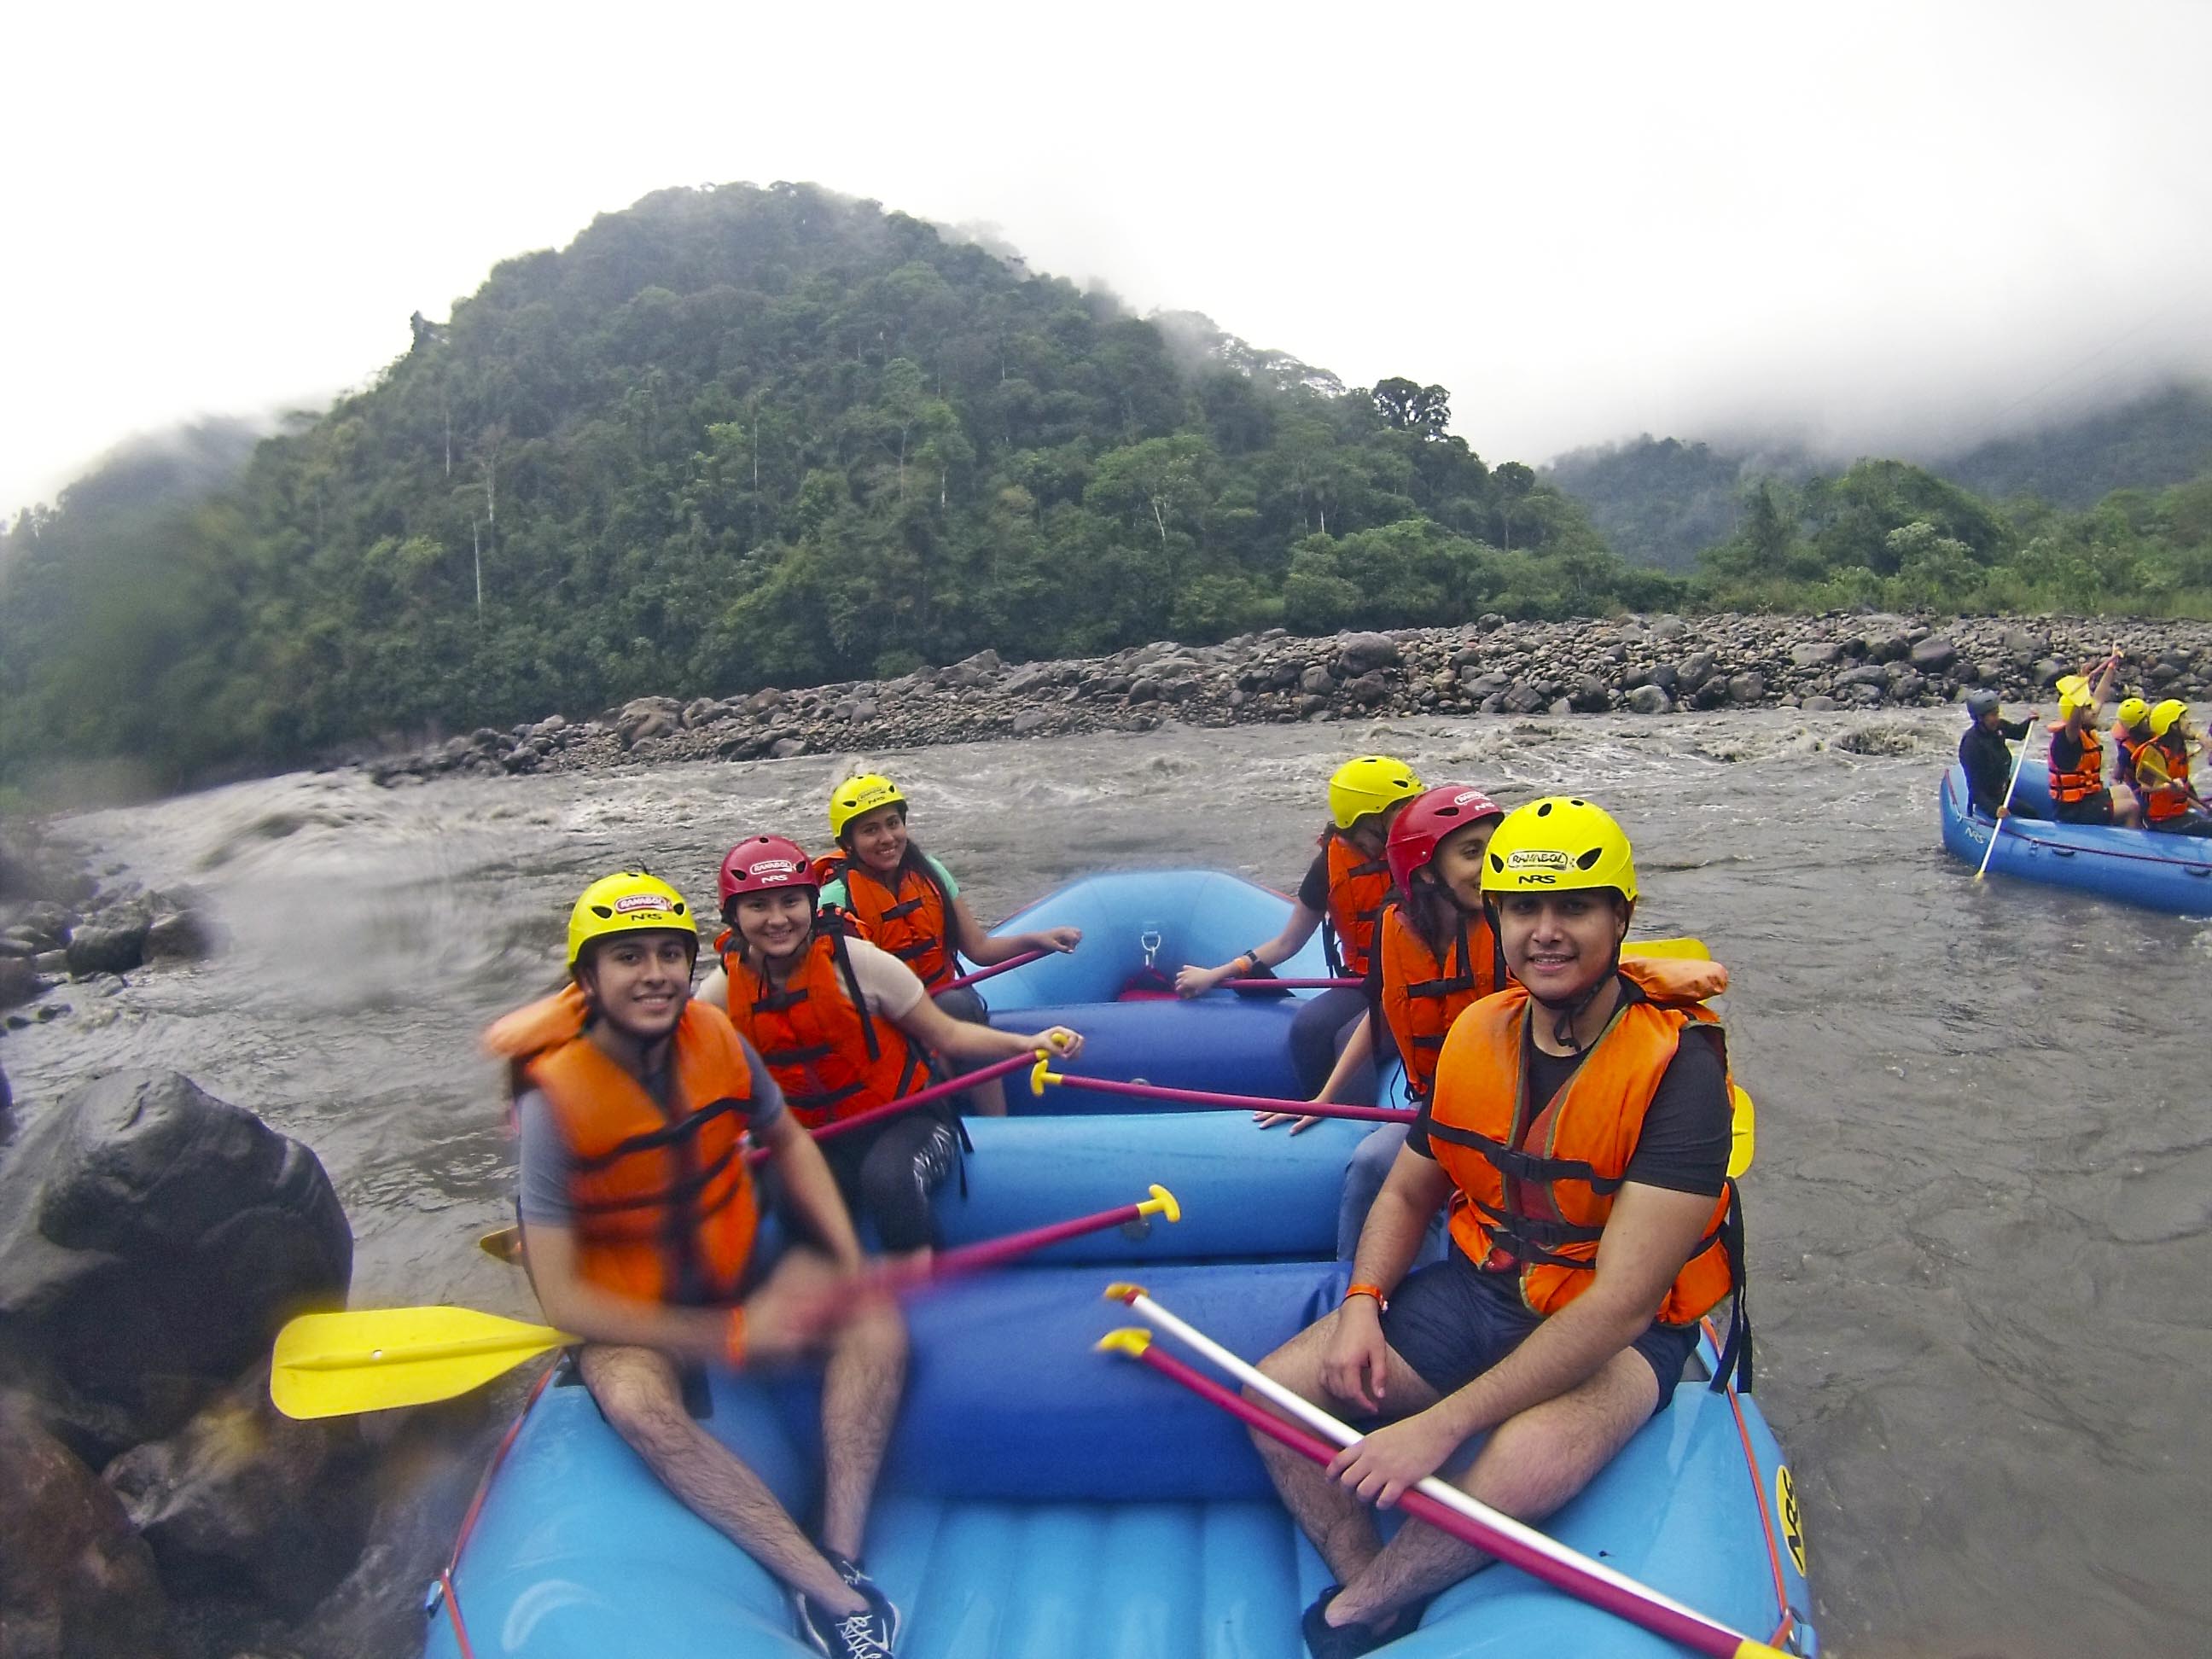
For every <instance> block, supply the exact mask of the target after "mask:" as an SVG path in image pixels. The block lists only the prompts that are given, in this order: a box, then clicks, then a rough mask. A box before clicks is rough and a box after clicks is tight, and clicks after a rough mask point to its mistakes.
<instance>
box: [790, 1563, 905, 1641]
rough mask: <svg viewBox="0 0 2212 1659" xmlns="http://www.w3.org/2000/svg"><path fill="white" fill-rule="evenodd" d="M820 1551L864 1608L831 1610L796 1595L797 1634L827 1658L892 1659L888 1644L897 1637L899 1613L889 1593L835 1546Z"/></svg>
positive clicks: (810, 1599) (794, 1598)
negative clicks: (858, 1595) (848, 1611)
mask: <svg viewBox="0 0 2212 1659" xmlns="http://www.w3.org/2000/svg"><path fill="white" fill-rule="evenodd" d="M823 1559H825V1560H827V1561H828V1562H829V1565H831V1566H833V1567H835V1568H836V1569H837V1576H838V1577H840V1578H842V1579H843V1580H844V1581H845V1582H846V1583H848V1584H849V1585H850V1586H851V1587H852V1588H853V1589H855V1590H857V1591H858V1592H859V1593H860V1595H861V1597H862V1598H863V1599H864V1600H865V1601H866V1602H867V1604H868V1607H867V1611H866V1612H865V1613H833V1612H831V1611H830V1610H829V1608H828V1607H823V1605H822V1604H821V1603H820V1602H819V1601H815V1600H814V1599H813V1598H812V1597H811V1596H807V1595H795V1596H793V1601H794V1602H795V1603H796V1604H797V1613H798V1621H799V1635H800V1636H802V1637H804V1638H805V1639H806V1641H807V1643H808V1644H809V1645H811V1647H812V1648H813V1649H814V1650H815V1651H816V1652H817V1653H824V1654H828V1655H829V1656H830V1659H891V1644H892V1643H894V1642H896V1640H898V1627H899V1615H898V1609H897V1608H896V1607H893V1606H892V1605H891V1599H890V1596H888V1595H884V1593H883V1590H882V1589H880V1588H879V1587H878V1585H877V1583H876V1581H875V1580H874V1579H872V1578H871V1577H868V1575H867V1574H866V1573H865V1572H862V1571H860V1566H859V1565H858V1564H857V1563H855V1562H852V1561H848V1560H847V1559H845V1558H844V1557H843V1556H842V1555H839V1554H838V1553H836V1552H835V1551H834V1550H824V1551H823Z"/></svg>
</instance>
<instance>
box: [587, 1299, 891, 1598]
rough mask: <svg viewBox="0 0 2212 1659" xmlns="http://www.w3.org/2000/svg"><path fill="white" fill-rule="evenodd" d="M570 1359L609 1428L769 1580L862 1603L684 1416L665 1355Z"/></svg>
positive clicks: (605, 1350)
mask: <svg viewBox="0 0 2212 1659" xmlns="http://www.w3.org/2000/svg"><path fill="white" fill-rule="evenodd" d="M578 1364H579V1367H580V1370H582V1372H583V1377H584V1383H585V1386H586V1387H587V1388H589V1389H591V1391H592V1398H593V1399H594V1400H596V1401H599V1410H600V1412H601V1413H603V1414H604V1415H605V1418H606V1419H607V1421H608V1423H609V1424H610V1425H612V1427H613V1429H614V1431H615V1432H616V1433H617V1434H619V1435H620V1436H622V1437H623V1440H625V1441H626V1442H628V1443H629V1447H630V1449H632V1450H633V1451H635V1452H636V1454H637V1455H639V1456H640V1457H641V1458H643V1459H644V1460H645V1465H646V1467H647V1468H649V1469H651V1470H652V1471H653V1474H655V1475H656V1476H658V1477H659V1480H660V1483H661V1485H663V1486H666V1487H667V1488H668V1489H669V1491H671V1492H674V1493H675V1494H676V1495H677V1497H678V1498H682V1499H683V1500H684V1504H686V1505H687V1506H688V1507H689V1508H690V1510H692V1511H693V1512H694V1513H696V1514H697V1515H698V1516H701V1517H702V1519H704V1520H706V1521H707V1522H710V1523H711V1524H712V1525H714V1527H716V1528H719V1529H720V1531H721V1532H723V1533H724V1534H726V1535H727V1536H728V1537H729V1538H730V1540H731V1541H732V1542H733V1543H735V1544H736V1545H737V1546H738V1548H740V1549H742V1550H743V1551H744V1552H745V1553H746V1554H748V1555H750V1556H751V1557H752V1558H753V1559H754V1560H756V1561H757V1562H759V1563H760V1564H761V1565H763V1567H766V1568H767V1569H768V1570H769V1571H770V1572H772V1573H774V1574H775V1576H776V1577H778V1578H780V1579H781V1580H782V1581H783V1582H784V1583H787V1584H788V1585H790V1586H791V1587H792V1588H793V1589H797V1590H799V1591H801V1592H803V1593H804V1594H805V1595H810V1596H812V1597H813V1598H814V1599H815V1600H816V1601H819V1602H821V1603H822V1604H823V1606H825V1607H830V1608H832V1609H834V1610H836V1612H838V1613H859V1612H861V1611H863V1610H864V1609H865V1608H866V1605H867V1603H866V1601H865V1600H864V1599H863V1598H862V1597H860V1596H859V1595H855V1594H854V1592H853V1591H852V1590H851V1589H849V1588H848V1587H847V1585H846V1583H845V1581H844V1580H843V1579H842V1578H840V1577H838V1576H837V1570H836V1568H835V1567H833V1566H831V1565H829V1562H828V1561H826V1560H824V1559H823V1556H822V1552H821V1551H819V1550H817V1549H816V1548H815V1547H814V1546H813V1545H812V1544H811V1543H810V1542H809V1541H807V1537H806V1534H805V1533H803V1532H801V1531H800V1530H799V1525H798V1523H797V1522H794V1521H793V1519H792V1518H791V1516H790V1515H789V1514H788V1513H787V1512H786V1511H785V1510H784V1507H783V1505H782V1504H779V1503H777V1502H776V1500H775V1493H774V1492H770V1491H769V1489H768V1488H767V1486H764V1485H763V1484H762V1482H761V1479H760V1477H759V1476H758V1475H757V1474H754V1473H753V1472H752V1471H751V1470H750V1469H749V1468H746V1467H745V1466H744V1463H742V1462H739V1461H738V1458H737V1456H736V1455H734V1454H733V1453H732V1451H731V1450H730V1449H729V1448H728V1447H726V1446H725V1445H724V1444H723V1443H721V1442H720V1441H719V1440H717V1439H715V1438H714V1436H713V1435H711V1434H709V1433H708V1432H707V1431H706V1430H704V1429H702V1428H701V1427H700V1426H699V1425H698V1424H696V1423H695V1422H693V1421H692V1420H691V1414H690V1413H689V1412H687V1411H685V1410H684V1396H683V1389H682V1387H681V1385H680V1383H678V1379H677V1372H676V1366H675V1364H674V1363H673V1362H672V1361H671V1360H670V1358H668V1356H667V1355H665V1354H663V1353H659V1352H655V1351H654V1350H653V1349H651V1348H632V1347H615V1346H607V1345H605V1344H600V1343H593V1344H591V1345H589V1346H586V1348H585V1349H584V1351H583V1352H582V1354H581V1355H580V1357H579V1359H578Z"/></svg>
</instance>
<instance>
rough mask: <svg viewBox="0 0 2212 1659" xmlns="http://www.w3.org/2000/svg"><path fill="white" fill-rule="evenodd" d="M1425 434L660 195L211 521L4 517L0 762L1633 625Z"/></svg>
mask: <svg viewBox="0 0 2212 1659" xmlns="http://www.w3.org/2000/svg"><path fill="white" fill-rule="evenodd" d="M1449 419H1450V408H1449V393H1448V392H1446V390H1445V389H1444V388H1443V387H1441V386H1425V385H1423V384H1421V383H1420V382H1419V381H1418V380H1384V381H1383V382H1381V383H1380V384H1378V385H1377V386H1375V387H1374V388H1372V389H1371V390H1370V389H1366V388H1352V389H1346V388H1345V387H1343V386H1340V384H1339V383H1338V382H1337V381H1336V380H1335V379H1334V377H1333V376H1331V375H1329V374H1327V373H1325V372H1323V371H1321V370H1318V369H1316V368H1311V367H1310V366H1308V365H1306V364H1304V363H1302V362H1297V361H1296V360H1295V359H1293V358H1290V357H1288V356H1282V355H1280V354H1273V353H1267V352H1262V351H1259V350H1255V349H1253V348H1251V347H1249V346H1247V345H1245V344H1244V343H1243V342H1241V341H1239V340H1237V339H1235V338H1234V337H1231V336H1229V335H1226V334H1225V333H1223V332H1222V331H1218V329H1215V328H1214V327H1213V326H1212V325H1211V324H1209V323H1207V322H1206V319H1202V318H1195V317H1190V316H1179V317H1172V318H1166V319H1159V320H1157V321H1153V320H1145V319H1138V318H1135V317H1132V316H1129V315H1127V314H1126V313H1124V312H1123V311H1122V310H1121V308H1120V307H1118V306H1116V305H1115V303H1114V302H1113V301H1111V300H1110V299H1109V298H1107V297H1105V296H1102V295H1096V294H1086V293H1084V292H1081V291H1079V290H1078V289H1076V288H1075V287H1073V286H1072V285H1071V284H1069V283H1066V282H1064V281H1060V280H1058V279H1055V278H1052V277H1048V276H1036V275H1032V274H1030V273H1028V272H1027V271H1025V270H1024V269H1022V267H1021V264H1020V261H1019V260H1018V258H1000V257H999V256H997V255H994V253H992V252H986V251H985V250H984V249H983V248H981V247H979V246H973V245H970V244H967V243H964V242H961V241H957V240H951V239H949V238H948V237H947V236H945V235H944V234H940V233H939V231H938V230H937V229H936V228H933V227H932V226H930V225H928V224H926V223H923V222H921V221H918V220H915V219H912V218H909V217H907V216H904V215H902V214H898V213H892V212H885V211H884V210H882V209H881V208H879V207H878V205H877V204H873V203H863V202H854V201H850V200H848V199H845V198H842V197H837V196H836V195H833V194H832V193H830V192H829V191H823V190H821V189H818V188H816V187H813V186H810V185H782V184H779V185H771V186H769V187H767V188H765V189H761V188H755V187H753V186H750V185H729V186H723V187H719V188H712V189H704V190H671V191H661V192H659V193H657V194H655V195H653V196H650V197H647V198H646V199H644V200H643V201H641V202H640V203H639V204H636V205H635V207H633V208H630V209H629V210H626V211H623V212H621V213H616V214H611V215H607V216H602V217H601V218H599V219H598V220H596V221H595V222H593V223H592V225H591V226H590V228H587V229H586V231H585V232H584V233H583V234H581V235H580V236H579V237H578V238H577V239H576V240H575V241H574V243H573V244H572V245H571V246H568V247H567V248H565V249H563V250H561V251H559V252H538V253H532V254H527V255H525V256H523V257H521V258H514V259H511V260H508V261H507V262H506V263H504V264H501V265H500V266H498V267H497V268H496V269H495V270H494V271H493V272H492V274H491V276H490V277H489V280H488V281H487V282H486V283H484V285H483V288H482V289H479V290H478V291H477V294H476V295H473V296H472V297H471V298H469V299H467V300H465V301H461V302H459V304H458V305H457V306H456V307H455V308H454V310H453V316H452V319H451V321H450V323H448V324H444V325H440V324H435V323H432V322H429V321H427V320H425V319H422V318H421V317H419V316H418V317H417V318H416V321H415V330H414V338H413V344H412V348H411V349H410V350H409V352H408V353H407V354H406V355H405V356H402V357H401V358H399V359H398V361H396V362H393V363H392V365H391V366H390V367H389V368H388V369H386V371H385V372H384V373H383V374H381V375H380V377H379V378H378V379H377V380H376V381H375V383H374V385H372V386H369V387H368V389H367V390H365V391H362V392H359V393H357V394H355V395H351V396H349V397H347V398H343V399H342V400H341V401H340V402H339V403H337V404H336V406H334V407H333V408H332V409H331V410H329V411H328V412H327V413H326V414H325V415H323V416H321V417H320V418H319V419H315V420H313V421H312V422H307V423H303V424H300V425H296V426H295V428H293V429H290V430H288V431H287V432H285V433H283V434H282V435H278V436H276V437H272V438H270V439H269V440H268V441H265V442H264V443H263V444H262V445H261V446H260V447H259V448H258V450H257V451H256V452H255V453H254V454H253V456H252V460H251V462H250V463H249V464H248V465H247V466H246V469H245V470H244V471H243V473H242V475H241V476H240V478H239V479H238V481H237V482H236V483H235V484H234V485H233V486H232V487H230V488H229V489H226V490H224V491H222V492H221V493H220V494H218V495H215V496H213V497H211V498H210V499H207V500H204V501H200V502H198V503H197V504H196V505H193V506H191V507H189V508H179V509H172V510H170V511H168V512H167V513H166V514H164V515H163V516H162V517H161V520H160V522H159V523H158V524H151V525H149V524H148V523H146V522H144V521H143V515H141V516H140V517H137V518H134V519H133V520H132V521H131V523H130V524H129V526H127V530H126V529H125V526H123V525H122V524H121V522H120V520H118V518H117V516H116V515H115V514H114V513H112V511H111V510H109V509H108V508H107V507H105V506H104V505H103V503H102V501H101V500H100V495H99V492H98V490H97V489H88V487H87V486H83V485H81V486H78V487H76V488H75V489H71V490H70V491H65V492H64V495H63V497H62V500H61V501H60V503H59V505H58V508H57V509H55V510H53V511H51V512H45V513H38V514H34V515H27V516H26V517H25V518H24V519H22V520H19V521H18V523H17V525H16V526H15V527H14V529H13V530H12V531H11V532H9V548H8V550H7V551H8V552H9V553H10V554H11V555H12V556H13V563H14V566H15V568H14V571H13V574H11V575H10V576H9V579H8V581H7V585H6V586H5V588H4V589H0V705H4V708H0V768H4V767H13V768H15V769H18V770H19V771H20V770H21V769H24V768H26V767H27V766H29V765H31V764H33V763H36V762H37V761H38V760H40V758H41V757H46V756H49V755H52V754H55V753H70V754H75V755H78V756H88V755H93V756H96V755H106V754H115V753H125V754H131V755H134V756H137V757H140V758H142V759H143V760H146V761H148V762H149V763H152V764H153V765H154V766H155V769H156V772H157V775H161V776H163V777H166V778H168V779H174V778H178V777H181V776H185V775H191V774H193V773H194V772H196V771H197V770H200V769H204V768H206V767H208V766H210V765H211V764H216V763H233V764H234V763H238V762H240V760H241V759H243V760H246V761H248V762H258V763H270V764H274V763H283V762H285V761H288V760H290V759H293V758H295V757H301V756H303V755H306V754H309V753H312V752H314V751H316V750H319V749H323V748H325V747H327V746H329V745H331V744H336V743H338V742H341V741H343V740H345V739H349V738H358V737H362V736H366V735H369V734H374V733H379V732H388V731H394V730H408V729H421V728H424V727H428V726H433V725H443V726H447V727H464V728H465V727H468V726H475V725H479V724H490V725H504V724H507V723H511V722H513V721H514V720H520V719H522V718H524V717H526V716H529V717H534V716H536V715H538V714H543V713H544V712H546V711H547V710H549V709H555V708H559V709H565V710H568V711H571V712H587V711H590V710H594V709H597V708H601V707H604V706H605V705H607V704H610V703H612V702H617V701H620V700H622V699H624V698H626V697H629V696H633V695H636V694H639V693H642V692H665V691H671V690H673V691H681V692H684V693H686V694H696V693H715V694H727V693H730V692H732V691H738V690H745V689H747V688H749V687H752V686H756V685H759V684H764V683H769V682H776V683H781V684H793V683H805V682H810V681H821V680H828V679H836V678H846V677H851V676H857V675H861V674H868V673H896V672H899V671H902V670H903V669H904V668H907V667H910V666H913V665H918V664H920V663H922V662H925V661H935V662H941V661H947V660H951V659H955V658H957V657H959V656H961V655H963V654H965V653H969V652H971V651H973V650H975V649H976V648H978V647H982V646H985V645H992V646H995V647H998V648H999V649H1000V651H1001V652H1003V653H1006V654H1008V655H1010V656H1015V657H1023V658H1043V657H1051V656H1060V655H1071V654H1081V653H1095V652H1098V651H1102V650H1105V649H1109V648H1113V647H1119V646H1121V645H1125V644H1128V643H1131V642H1134V641H1144V640H1147V639H1153V638H1158V637H1163V636H1169V635H1172V636H1175V637H1177V638H1181V639H1184V640H1193V641H1203V640H1206V639H1212V638H1219V637H1223V636H1225V635H1231V634H1234V633H1237V632H1239V631H1243V630H1246V629H1254V628H1258V627H1262V626H1266V625H1268V624H1272V623H1286V624H1288V625H1290V626H1291V627H1293V628H1297V629H1308V630H1325V629H1335V628H1338V627H1341V626H1346V625H1354V624H1358V625H1370V626H1373V625H1387V624H1394V623H1424V622H1438V621H1449V620H1457V619H1459V618H1462V617H1469V616H1472V615H1474V614H1477V613H1478V612H1480V611H1486V610H1495V611H1504V612H1506V613H1508V614H1515V615H1564V614H1568V613H1570V612H1574V611H1599V610H1603V609H1606V608H1608V607H1610V606H1612V605H1616V604H1619V603H1623V602H1626V603H1629V604H1636V603H1650V602H1655V601H1656V600H1658V599H1663V598H1665V597H1666V588H1665V584H1664V583H1663V581H1662V580H1660V579H1658V578H1656V577H1655V576H1653V575H1651V574H1647V573H1638V572H1632V571H1630V570H1628V569H1627V568H1626V567H1624V566H1623V565H1621V564H1620V562H1619V561H1617V560H1616V559H1614V558H1613V556H1612V555H1611V554H1610V553H1608V552H1607V550H1605V548H1604V546H1603V544H1602V543H1601V541H1600V540H1599V538H1597V536H1596V534H1595V532H1594V531H1592V529H1591V528H1590V527H1589V524H1588V522H1587V520H1585V519H1584V518H1583V514H1582V513H1581V512H1580V511H1579V509H1577V507H1575V506H1574V505H1573V504H1572V503H1571V502H1570V501H1567V500H1566V499H1565V497H1563V496H1561V495H1559V494H1558V493H1557V492H1555V491H1553V490H1552V489H1548V488H1547V487H1546V486H1544V485H1542V484H1541V483H1538V481H1537V480H1536V478H1535V477H1534V473H1533V472H1532V471H1530V470H1529V469H1528V467H1526V466H1523V465H1518V464H1516V463H1512V462H1506V463H1504V464H1501V465H1497V466H1495V467H1494V468H1493V467H1491V466H1487V465H1485V464H1484V462H1483V461H1482V460H1481V459H1480V458H1479V457H1478V456H1476V455H1475V454H1474V453H1473V452H1472V451H1471V450H1470V449H1469V448H1468V446H1467V444H1466V443H1465V442H1464V441H1462V440H1461V439H1459V438H1457V437H1455V436H1453V435H1450V434H1449V430H1448V423H1449Z"/></svg>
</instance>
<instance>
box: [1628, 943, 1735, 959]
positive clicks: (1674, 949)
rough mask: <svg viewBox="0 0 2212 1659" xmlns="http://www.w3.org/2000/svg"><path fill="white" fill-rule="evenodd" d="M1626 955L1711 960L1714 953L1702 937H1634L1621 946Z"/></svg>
mask: <svg viewBox="0 0 2212 1659" xmlns="http://www.w3.org/2000/svg"><path fill="white" fill-rule="evenodd" d="M1620 954H1621V955H1623V956H1624V957H1646V958H1649V957H1673V958H1674V960H1676V961H1679V962H1711V960H1712V959H1713V953H1712V952H1711V951H1708V950H1707V949H1705V940H1703V939H1630V940H1629V941H1628V942H1627V943H1626V945H1622V946H1621V947H1620Z"/></svg>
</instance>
